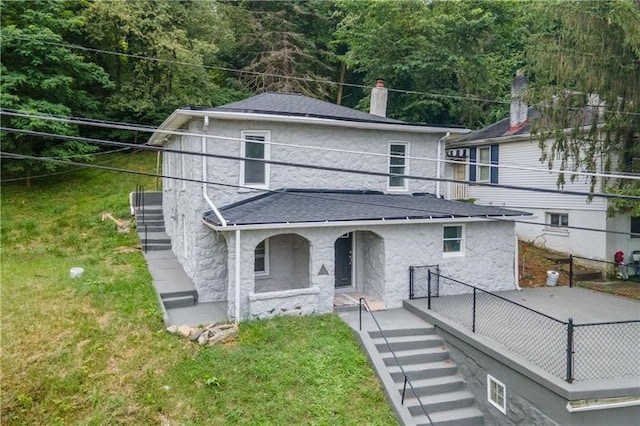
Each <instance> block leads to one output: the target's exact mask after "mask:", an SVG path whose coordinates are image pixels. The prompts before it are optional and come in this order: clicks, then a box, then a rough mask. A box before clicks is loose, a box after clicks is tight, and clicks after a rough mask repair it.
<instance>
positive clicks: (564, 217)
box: [547, 212, 569, 228]
mask: <svg viewBox="0 0 640 426" xmlns="http://www.w3.org/2000/svg"><path fill="white" fill-rule="evenodd" d="M547 226H551V227H554V228H566V227H568V226H569V213H551V212H548V213H547Z"/></svg>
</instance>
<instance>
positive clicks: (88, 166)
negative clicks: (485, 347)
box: [0, 151, 640, 237]
mask: <svg viewBox="0 0 640 426" xmlns="http://www.w3.org/2000/svg"><path fill="white" fill-rule="evenodd" d="M3 156H7V157H9V158H23V159H31V160H41V161H45V162H53V163H58V164H65V165H71V166H78V167H85V168H94V169H99V170H106V171H113V172H120V173H128V174H134V175H140V176H148V177H155V178H163V179H171V180H177V181H185V182H191V183H198V184H207V185H214V186H222V187H228V188H236V189H252V190H256V191H260V192H264V193H273V194H278V193H283V192H286V191H285V190H273V189H264V188H255V187H251V186H246V185H235V184H226V183H221V182H212V181H207V180H201V179H192V178H184V177H174V176H168V175H165V174H162V173H161V174H158V173H149V172H141V171H138V170H129V169H122V168H117V167H109V166H101V165H96V164H84V163H76V162H67V161H61V160H57V159H51V158H44V157H34V156H29V155H23V154H15V153H10V152H6V151H0V158H2V157H3ZM287 194H288V195H294V196H298V197H307V198H321V199H331V200H336V201H344V200H343V199H339V198H332V197H330V196H329V197H327V196H318V195H313V194H302V193H296V192H287ZM348 202H350V203H353V204H362V205H371V206H377V207H397V206H395V205H389V204H381V203H372V202H367V201H357V200H349V201H348ZM406 209H407V210H414V211H419V212H423V213H438V214H445V215H451V213H450V212H445V211H439V210H426V209H419V208H412V207H407V208H406ZM451 217H452V219H453V218H455V217H454V216H453V215H451ZM467 217H470V216H467ZM476 218H478V219H483V220H487V221H505V222H514V223H522V224H529V225H538V226H542V225H543V224H541V223H537V222H529V221H522V220H517V219H506V218H501V217H494V216H484V217H476ZM563 229H576V230H583V231H592V232H604V233H607V234H620V235H628V236H634V237H635V236H638V237H640V234H637V233H633V232H621V231H608V230H604V229H598V228H588V227H579V226H565V227H563Z"/></svg>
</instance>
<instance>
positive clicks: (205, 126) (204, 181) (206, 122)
mask: <svg viewBox="0 0 640 426" xmlns="http://www.w3.org/2000/svg"><path fill="white" fill-rule="evenodd" d="M208 128H209V117H207V116H206V115H205V116H204V123H203V125H202V153H203V154H205V153H206V152H207V137H206V136H205V134H206V131H207V129H208ZM202 197H203V198H204V200H205V201H206V202H207V204H208V205H209V208H210V209H211V210H212V211H213V213H214V214H215V215H216V217H217V218H218V220H219V221H220V224H221V225H222V226H227V221H226V220H225V219H224V217H222V215H221V214H220V211H219V210H218V209H217V208H216V206H215V204H213V201H211V198H209V195H208V194H207V157H206V156H204V155H203V156H202Z"/></svg>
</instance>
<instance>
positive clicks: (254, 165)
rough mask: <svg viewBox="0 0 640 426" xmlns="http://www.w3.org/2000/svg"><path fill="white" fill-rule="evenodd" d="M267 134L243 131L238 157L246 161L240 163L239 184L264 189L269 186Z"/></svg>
mask: <svg viewBox="0 0 640 426" xmlns="http://www.w3.org/2000/svg"><path fill="white" fill-rule="evenodd" d="M269 136H270V135H269V132H268V131H243V132H242V147H241V149H240V151H241V152H240V155H241V156H242V157H244V158H247V160H244V161H242V162H241V163H240V179H241V181H240V184H241V185H251V186H261V187H266V186H268V185H269V164H267V163H265V162H264V161H260V160H269Z"/></svg>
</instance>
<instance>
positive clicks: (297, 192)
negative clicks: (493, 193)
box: [204, 189, 530, 225]
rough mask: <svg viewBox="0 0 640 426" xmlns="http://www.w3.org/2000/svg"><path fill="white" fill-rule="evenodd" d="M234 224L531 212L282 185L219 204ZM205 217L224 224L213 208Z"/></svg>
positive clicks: (430, 198) (427, 196)
mask: <svg viewBox="0 0 640 426" xmlns="http://www.w3.org/2000/svg"><path fill="white" fill-rule="evenodd" d="M220 213H221V214H222V216H223V217H224V218H225V220H226V221H227V223H228V224H229V225H258V224H279V223H282V224H286V223H309V222H337V221H356V220H393V219H442V218H467V217H487V216H489V217H498V216H499V217H502V216H521V215H529V214H530V213H526V212H521V211H515V210H507V209H502V208H498V207H492V206H480V205H475V204H471V203H465V202H460V201H450V200H444V199H442V198H437V197H436V196H434V195H431V194H414V195H391V194H384V193H382V192H379V191H351V190H328V189H315V190H314V189H282V190H278V191H276V192H269V193H266V194H263V195H259V196H256V197H251V198H248V199H246V200H242V201H239V202H237V203H233V204H229V205H227V206H224V207H222V208H221V209H220ZM204 219H205V220H206V221H207V222H209V223H212V224H214V225H220V222H219V220H218V218H217V217H216V215H215V214H214V213H213V212H211V211H209V212H207V213H205V215H204Z"/></svg>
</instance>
